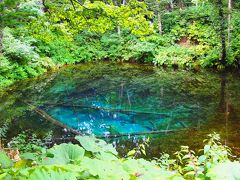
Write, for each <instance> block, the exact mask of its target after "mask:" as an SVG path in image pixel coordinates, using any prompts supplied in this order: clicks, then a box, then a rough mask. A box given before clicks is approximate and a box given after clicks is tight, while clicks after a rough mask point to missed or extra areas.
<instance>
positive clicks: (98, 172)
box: [81, 157, 129, 180]
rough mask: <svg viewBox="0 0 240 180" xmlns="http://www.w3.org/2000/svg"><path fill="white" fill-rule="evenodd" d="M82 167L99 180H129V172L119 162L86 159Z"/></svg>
mask: <svg viewBox="0 0 240 180" xmlns="http://www.w3.org/2000/svg"><path fill="white" fill-rule="evenodd" d="M81 166H82V167H83V168H84V170H85V172H88V173H89V174H90V175H92V176H94V177H99V179H119V180H120V179H121V180H124V179H129V174H128V172H126V171H125V170H124V169H123V167H122V164H121V162H120V161H119V160H117V161H105V160H99V159H90V158H88V157H84V159H83V161H82V164H81Z"/></svg>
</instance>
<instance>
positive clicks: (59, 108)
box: [0, 62, 240, 157]
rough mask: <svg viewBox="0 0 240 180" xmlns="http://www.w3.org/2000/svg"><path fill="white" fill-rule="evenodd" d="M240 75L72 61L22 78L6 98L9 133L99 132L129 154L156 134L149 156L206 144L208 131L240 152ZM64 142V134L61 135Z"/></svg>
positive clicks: (2, 105) (0, 116) (2, 108)
mask: <svg viewBox="0 0 240 180" xmlns="http://www.w3.org/2000/svg"><path fill="white" fill-rule="evenodd" d="M239 80H240V77H239V76H238V74H234V73H225V74H218V73H214V72H207V71H201V72H193V71H186V70H166V69H165V70H164V69H161V68H158V67H154V66H150V65H138V64H128V63H109V62H102V63H86V64H79V65H74V66H67V67H64V68H61V69H60V70H58V71H53V72H49V73H47V74H45V75H43V76H42V77H39V78H35V79H30V80H27V81H21V82H18V83H16V84H15V85H14V86H13V87H12V88H11V89H10V90H9V91H8V92H7V93H6V94H5V95H4V96H2V97H1V99H0V124H1V125H3V124H4V122H9V130H8V133H7V138H11V137H13V136H16V135H17V134H18V133H20V132H23V131H28V132H31V133H36V134H37V135H38V136H40V137H43V136H45V135H46V134H49V133H50V132H51V133H52V135H53V138H55V139H56V140H57V139H58V140H59V138H62V137H64V138H69V137H73V136H74V134H76V133H81V134H94V135H96V136H97V137H101V138H104V139H105V140H106V141H108V142H111V143H113V144H114V146H116V147H117V149H118V151H119V152H120V154H122V155H124V154H126V152H127V151H129V150H131V149H132V148H134V147H135V146H137V145H138V144H139V143H142V142H143V141H144V140H145V139H146V138H148V137H149V138H150V144H149V147H148V148H147V154H148V157H154V156H155V157H158V156H159V155H160V154H161V153H163V152H167V153H173V152H175V151H177V150H178V149H179V148H180V145H188V146H190V147H191V148H192V149H197V148H200V147H202V144H203V143H202V141H203V140H204V139H206V138H207V135H208V134H209V133H213V132H217V133H219V134H220V135H221V137H222V140H223V143H225V144H227V145H229V146H230V147H232V148H233V150H234V152H235V153H238V152H239V148H238V147H240V141H239V135H240V93H239V92H240V83H239ZM62 141H65V140H62Z"/></svg>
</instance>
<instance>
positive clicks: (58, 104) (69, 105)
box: [42, 103, 170, 116]
mask: <svg viewBox="0 0 240 180" xmlns="http://www.w3.org/2000/svg"><path fill="white" fill-rule="evenodd" d="M42 105H45V106H63V107H73V108H88V109H96V110H103V111H108V112H122V113H128V114H133V113H136V114H153V115H160V116H166V115H170V113H159V112H149V111H137V110H126V109H113V108H105V107H100V106H87V105H78V104H76V105H74V104H65V103H42Z"/></svg>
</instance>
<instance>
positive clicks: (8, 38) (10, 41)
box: [2, 28, 39, 64]
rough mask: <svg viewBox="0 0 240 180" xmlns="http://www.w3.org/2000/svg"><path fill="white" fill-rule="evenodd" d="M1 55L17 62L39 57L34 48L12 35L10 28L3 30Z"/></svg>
mask: <svg viewBox="0 0 240 180" xmlns="http://www.w3.org/2000/svg"><path fill="white" fill-rule="evenodd" d="M2 45H3V55H5V56H7V57H8V58H9V59H11V60H13V61H15V62H18V63H22V64H23V63H28V62H31V61H33V60H36V59H38V58H39V55H38V54H37V53H36V52H34V48H33V47H31V46H30V45H28V44H25V43H23V42H21V41H20V40H18V39H16V38H15V37H13V35H12V33H11V29H9V28H4V30H3V39H2Z"/></svg>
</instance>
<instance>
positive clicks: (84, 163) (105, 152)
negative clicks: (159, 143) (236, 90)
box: [0, 134, 240, 179]
mask: <svg viewBox="0 0 240 180" xmlns="http://www.w3.org/2000/svg"><path fill="white" fill-rule="evenodd" d="M209 138H210V139H209V140H207V144H206V145H205V147H204V151H203V154H202V155H201V156H197V155H196V153H195V152H194V151H192V150H189V148H188V147H187V146H182V147H181V150H180V151H179V152H176V153H175V154H176V159H170V156H169V155H167V154H164V155H163V156H162V157H161V158H159V159H156V160H154V161H147V160H144V159H135V158H134V157H132V156H131V157H128V158H120V157H118V156H117V152H116V150H115V149H114V148H113V146H112V145H111V144H107V143H106V142H105V141H103V140H100V139H96V138H94V137H88V136H77V137H76V139H77V140H78V141H79V142H80V144H81V146H82V147H80V146H79V145H73V144H60V145H55V146H54V147H52V148H50V149H44V148H42V150H41V152H40V153H39V152H38V153H36V152H34V153H24V154H22V155H21V160H19V161H17V162H13V161H12V160H10V159H9V158H8V157H7V155H6V154H5V153H4V152H0V156H1V158H0V164H1V168H0V177H2V178H3V177H4V178H7V179H27V178H33V179H51V178H53V179H54V178H58V179H66V178H67V179H175V178H176V179H206V178H210V179H219V178H220V179H221V178H222V177H225V178H227V179H236V178H238V177H239V168H240V162H238V161H234V162H231V161H230V160H229V159H228V156H229V155H230V152H229V149H228V148H227V147H225V146H223V145H221V143H220V142H219V135H218V134H212V135H209ZM144 147H145V146H144ZM140 149H142V150H144V149H145V148H142V146H141V147H140Z"/></svg>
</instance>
